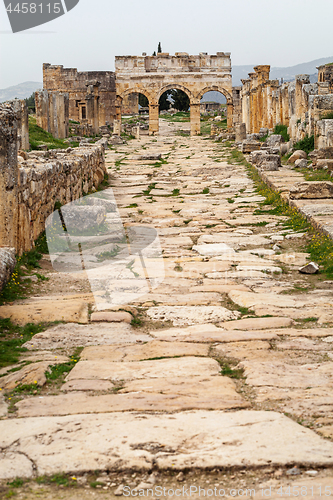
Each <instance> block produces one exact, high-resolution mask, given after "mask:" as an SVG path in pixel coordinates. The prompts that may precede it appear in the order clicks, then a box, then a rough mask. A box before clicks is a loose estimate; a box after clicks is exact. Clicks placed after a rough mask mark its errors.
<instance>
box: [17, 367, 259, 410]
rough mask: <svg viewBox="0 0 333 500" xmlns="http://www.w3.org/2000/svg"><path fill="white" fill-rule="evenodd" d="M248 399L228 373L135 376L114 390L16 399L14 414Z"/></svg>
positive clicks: (239, 403)
mask: <svg viewBox="0 0 333 500" xmlns="http://www.w3.org/2000/svg"><path fill="white" fill-rule="evenodd" d="M133 389H134V390H133ZM249 406H250V403H248V402H247V401H245V400H244V399H243V398H242V396H240V395H239V394H237V392H236V388H235V385H234V383H233V382H232V381H231V380H230V379H229V378H228V377H222V376H208V377H207V376H206V377H199V376H195V377H192V378H190V379H186V378H184V377H171V378H168V380H165V381H161V380H156V379H144V380H136V381H134V382H132V383H131V382H130V383H129V384H126V386H125V388H124V389H123V390H122V391H120V392H118V393H117V394H107V395H101V396H91V395H88V394H85V393H82V392H81V393H75V392H71V393H69V394H66V395H60V396H47V397H44V398H42V399H37V400H34V399H25V400H22V401H20V402H18V403H17V408H18V413H17V415H18V417H37V416H41V417H42V416H56V415H75V414H80V413H109V412H120V411H121V412H123V411H154V412H155V411H162V412H170V411H184V410H190V409H206V410H213V409H214V410H227V409H232V408H234V409H235V408H248V407H249Z"/></svg>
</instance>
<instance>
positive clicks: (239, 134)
mask: <svg viewBox="0 0 333 500" xmlns="http://www.w3.org/2000/svg"><path fill="white" fill-rule="evenodd" d="M235 133H236V134H235V137H236V139H235V140H236V142H242V141H244V140H245V139H246V125H245V123H239V124H238V125H236V126H235Z"/></svg>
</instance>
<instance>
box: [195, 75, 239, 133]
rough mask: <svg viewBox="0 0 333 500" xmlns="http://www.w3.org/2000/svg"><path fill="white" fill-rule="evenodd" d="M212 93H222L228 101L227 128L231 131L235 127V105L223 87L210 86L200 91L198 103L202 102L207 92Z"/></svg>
mask: <svg viewBox="0 0 333 500" xmlns="http://www.w3.org/2000/svg"><path fill="white" fill-rule="evenodd" d="M211 91H215V92H220V93H221V94H223V95H224V97H225V98H226V99H227V127H228V129H231V128H232V125H233V114H234V104H233V99H232V96H231V95H230V93H229V92H228V91H227V90H225V89H224V88H223V87H219V86H218V85H210V86H209V87H205V88H203V89H202V90H200V92H199V94H198V95H197V99H198V101H199V102H200V101H201V99H202V96H203V95H204V94H206V92H211Z"/></svg>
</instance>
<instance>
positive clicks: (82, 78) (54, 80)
mask: <svg viewBox="0 0 333 500" xmlns="http://www.w3.org/2000/svg"><path fill="white" fill-rule="evenodd" d="M91 81H98V82H100V87H99V97H100V106H102V107H104V110H105V111H104V116H103V113H101V114H100V119H101V121H100V123H99V125H100V126H102V125H106V124H112V123H113V120H114V118H115V117H116V108H115V101H116V82H115V73H114V72H112V71H83V72H79V71H77V69H76V68H64V67H63V66H52V65H51V64H43V87H44V89H46V90H52V91H59V92H66V93H68V94H69V118H70V119H71V120H75V121H80V119H81V117H80V103H83V102H84V101H85V99H86V94H87V82H91Z"/></svg>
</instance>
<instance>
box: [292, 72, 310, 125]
mask: <svg viewBox="0 0 333 500" xmlns="http://www.w3.org/2000/svg"><path fill="white" fill-rule="evenodd" d="M295 83H296V88H295V99H296V118H297V120H299V119H300V120H302V121H303V120H305V111H307V110H305V109H304V102H303V85H304V84H306V83H310V76H309V75H296V77H295Z"/></svg>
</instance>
